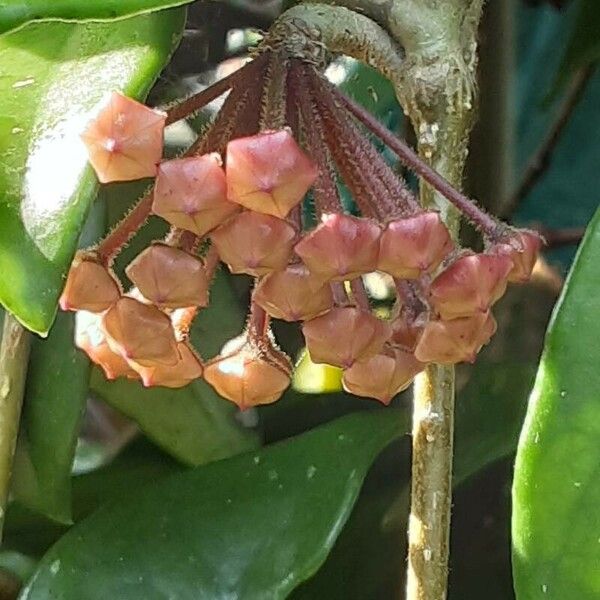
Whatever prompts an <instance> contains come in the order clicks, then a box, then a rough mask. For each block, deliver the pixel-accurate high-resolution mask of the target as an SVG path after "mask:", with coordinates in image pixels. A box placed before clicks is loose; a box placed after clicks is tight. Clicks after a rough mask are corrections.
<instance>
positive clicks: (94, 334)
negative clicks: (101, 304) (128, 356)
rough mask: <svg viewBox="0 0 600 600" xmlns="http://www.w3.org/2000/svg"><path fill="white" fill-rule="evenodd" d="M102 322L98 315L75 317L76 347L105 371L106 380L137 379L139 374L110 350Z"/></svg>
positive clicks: (77, 315) (89, 313)
mask: <svg viewBox="0 0 600 600" xmlns="http://www.w3.org/2000/svg"><path fill="white" fill-rule="evenodd" d="M100 320H101V316H100V315H98V314H94V313H91V312H87V311H84V310H81V311H78V312H77V313H76V315H75V345H76V346H77V347H78V348H80V349H81V350H83V351H84V352H85V353H86V354H87V355H88V357H89V359H90V360H91V361H92V362H93V363H94V364H96V365H98V366H99V367H100V368H101V369H102V370H103V371H104V375H105V376H106V379H109V380H112V379H117V377H127V378H128V379H137V378H138V374H137V373H136V372H135V371H134V370H133V369H132V368H131V367H130V366H129V364H128V363H127V361H126V360H125V359H124V358H123V357H122V356H120V355H119V354H116V353H115V352H113V351H112V350H111V349H110V346H109V345H108V342H107V341H106V336H105V335H104V332H103V331H102V329H101V327H100Z"/></svg>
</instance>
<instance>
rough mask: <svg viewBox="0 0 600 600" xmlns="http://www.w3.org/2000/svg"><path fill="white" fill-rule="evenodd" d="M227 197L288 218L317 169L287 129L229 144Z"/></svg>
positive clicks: (251, 207)
mask: <svg viewBox="0 0 600 600" xmlns="http://www.w3.org/2000/svg"><path fill="white" fill-rule="evenodd" d="M226 173H227V197H228V198H229V199H230V200H231V201H232V202H237V203H238V204H241V205H242V206H244V207H246V208H249V209H250V210H254V211H257V212H261V213H265V214H268V215H273V216H275V217H280V218H282V219H283V218H285V217H286V216H287V215H288V213H289V212H290V210H291V209H292V208H294V206H296V205H297V204H298V203H299V202H300V201H301V200H302V198H304V195H305V194H306V192H307V191H308V189H309V188H310V186H311V185H312V184H313V182H314V181H315V179H316V177H317V173H318V169H317V167H316V166H315V164H314V163H313V162H312V161H311V160H310V159H309V158H308V156H306V154H305V153H304V152H303V151H302V149H301V148H300V147H299V146H298V144H297V143H296V141H295V140H294V138H293V136H292V134H291V132H290V131H289V130H288V129H281V130H279V131H269V132H266V133H259V134H256V135H253V136H250V137H245V138H238V139H235V140H232V141H231V142H229V144H228V145H227V168H226Z"/></svg>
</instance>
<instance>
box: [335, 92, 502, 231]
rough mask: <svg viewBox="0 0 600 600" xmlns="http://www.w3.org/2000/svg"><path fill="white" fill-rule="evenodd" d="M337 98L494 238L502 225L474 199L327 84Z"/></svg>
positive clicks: (409, 166)
mask: <svg viewBox="0 0 600 600" xmlns="http://www.w3.org/2000/svg"><path fill="white" fill-rule="evenodd" d="M328 87H329V89H330V90H331V92H332V93H333V94H334V95H335V97H336V99H337V100H339V102H340V103H341V104H342V105H343V106H344V107H345V108H346V109H347V110H348V112H350V113H351V114H352V115H353V116H354V117H356V119H357V120H358V121H360V122H361V123H362V124H363V125H364V126H365V127H367V129H369V130H370V131H371V132H373V133H374V134H375V135H376V136H377V137H378V138H379V139H381V140H382V141H383V142H384V143H385V144H386V146H388V148H390V150H392V151H393V152H394V153H395V154H396V155H397V156H398V158H399V159H400V160H401V161H402V162H403V163H404V164H405V165H406V166H407V167H408V168H409V169H411V170H412V171H414V172H415V173H416V174H417V175H419V176H420V177H422V178H423V179H424V180H425V181H426V182H427V183H428V184H429V185H431V187H433V188H434V189H435V190H437V191H438V192H439V193H440V194H442V196H444V197H445V198H447V199H448V200H449V201H450V202H451V203H452V204H454V206H456V208H458V210H459V211H460V212H461V213H462V214H463V215H464V216H465V217H466V218H467V219H468V220H469V221H471V223H472V224H473V225H474V226H475V227H476V228H477V229H479V230H480V231H481V232H482V233H484V234H485V235H486V236H487V237H489V238H491V239H496V238H497V237H498V236H499V235H500V234H501V233H502V231H503V230H504V229H505V226H504V225H503V224H502V223H500V222H499V221H497V220H496V219H495V218H494V217H492V216H491V215H489V214H487V213H486V212H484V211H483V210H482V209H481V208H479V207H478V206H477V204H475V202H474V201H473V200H471V199H470V198H468V197H467V196H465V195H464V194H462V193H461V192H459V191H458V190H457V189H456V188H455V187H454V186H453V185H452V184H450V183H449V182H448V181H447V180H446V179H445V178H444V177H442V175H440V174H439V173H438V172H437V171H435V170H434V169H432V168H431V167H430V166H429V165H428V164H427V163H425V162H424V161H423V160H422V159H421V158H420V157H419V156H418V155H417V154H416V153H415V152H414V150H412V148H410V147H409V146H408V145H407V144H406V143H405V142H404V141H402V140H401V139H400V138H398V137H396V136H395V135H394V134H393V133H392V132H391V131H389V130H388V129H386V127H384V126H383V125H382V124H381V123H380V122H379V121H378V120H377V119H376V118H375V117H373V116H372V115H371V114H370V113H369V112H368V111H367V110H366V109H364V108H363V107H362V106H360V105H359V104H357V103H356V102H354V101H352V100H351V99H350V98H348V97H347V96H346V95H345V94H343V93H342V92H340V91H339V90H338V89H337V88H336V87H335V86H332V85H330V86H328Z"/></svg>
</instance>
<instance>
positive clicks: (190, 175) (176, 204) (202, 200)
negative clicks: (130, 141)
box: [152, 154, 239, 237]
mask: <svg viewBox="0 0 600 600" xmlns="http://www.w3.org/2000/svg"><path fill="white" fill-rule="evenodd" d="M152 210H153V212H154V213H155V214H157V215H158V216H160V217H162V218H163V219H165V220H166V221H168V222H169V223H170V224H171V225H174V226H175V227H179V228H180V229H185V230H187V231H191V232H193V233H195V234H196V235H198V236H200V237H202V236H204V235H205V234H207V233H208V232H209V231H212V230H213V229H214V228H215V227H217V226H218V225H220V224H221V223H223V222H224V221H225V220H226V219H227V218H228V217H230V216H231V215H232V214H233V213H235V212H236V211H238V210H239V206H238V205H237V204H234V203H233V202H229V201H228V200H227V183H226V181H225V172H224V171H223V168H222V166H221V157H220V156H219V155H218V154H205V155H204V156H192V157H190V158H178V159H175V160H169V161H166V162H163V163H162V164H161V165H160V167H159V169H158V176H157V178H156V185H155V187H154V201H153V204H152Z"/></svg>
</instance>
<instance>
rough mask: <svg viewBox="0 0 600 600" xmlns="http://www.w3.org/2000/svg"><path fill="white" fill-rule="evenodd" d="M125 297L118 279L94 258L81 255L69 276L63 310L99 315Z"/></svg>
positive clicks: (62, 298) (64, 290)
mask: <svg viewBox="0 0 600 600" xmlns="http://www.w3.org/2000/svg"><path fill="white" fill-rule="evenodd" d="M120 296H121V288H120V286H119V283H118V281H117V279H116V277H115V276H114V275H113V274H112V273H111V272H110V271H109V270H108V269H107V268H106V267H105V266H104V265H101V264H100V263H99V262H97V261H96V260H95V259H94V257H93V256H87V255H85V254H83V253H79V254H78V255H77V256H76V257H75V260H74V261H73V264H72V265H71V269H70V270H69V274H68V276H67V281H66V283H65V287H64V289H63V293H62V295H61V297H60V300H59V301H58V302H59V305H60V307H61V309H62V310H87V311H89V312H93V313H99V312H103V311H105V310H107V309H108V308H110V307H111V306H112V304H114V303H115V302H116V301H117V300H118V299H119V298H120Z"/></svg>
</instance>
